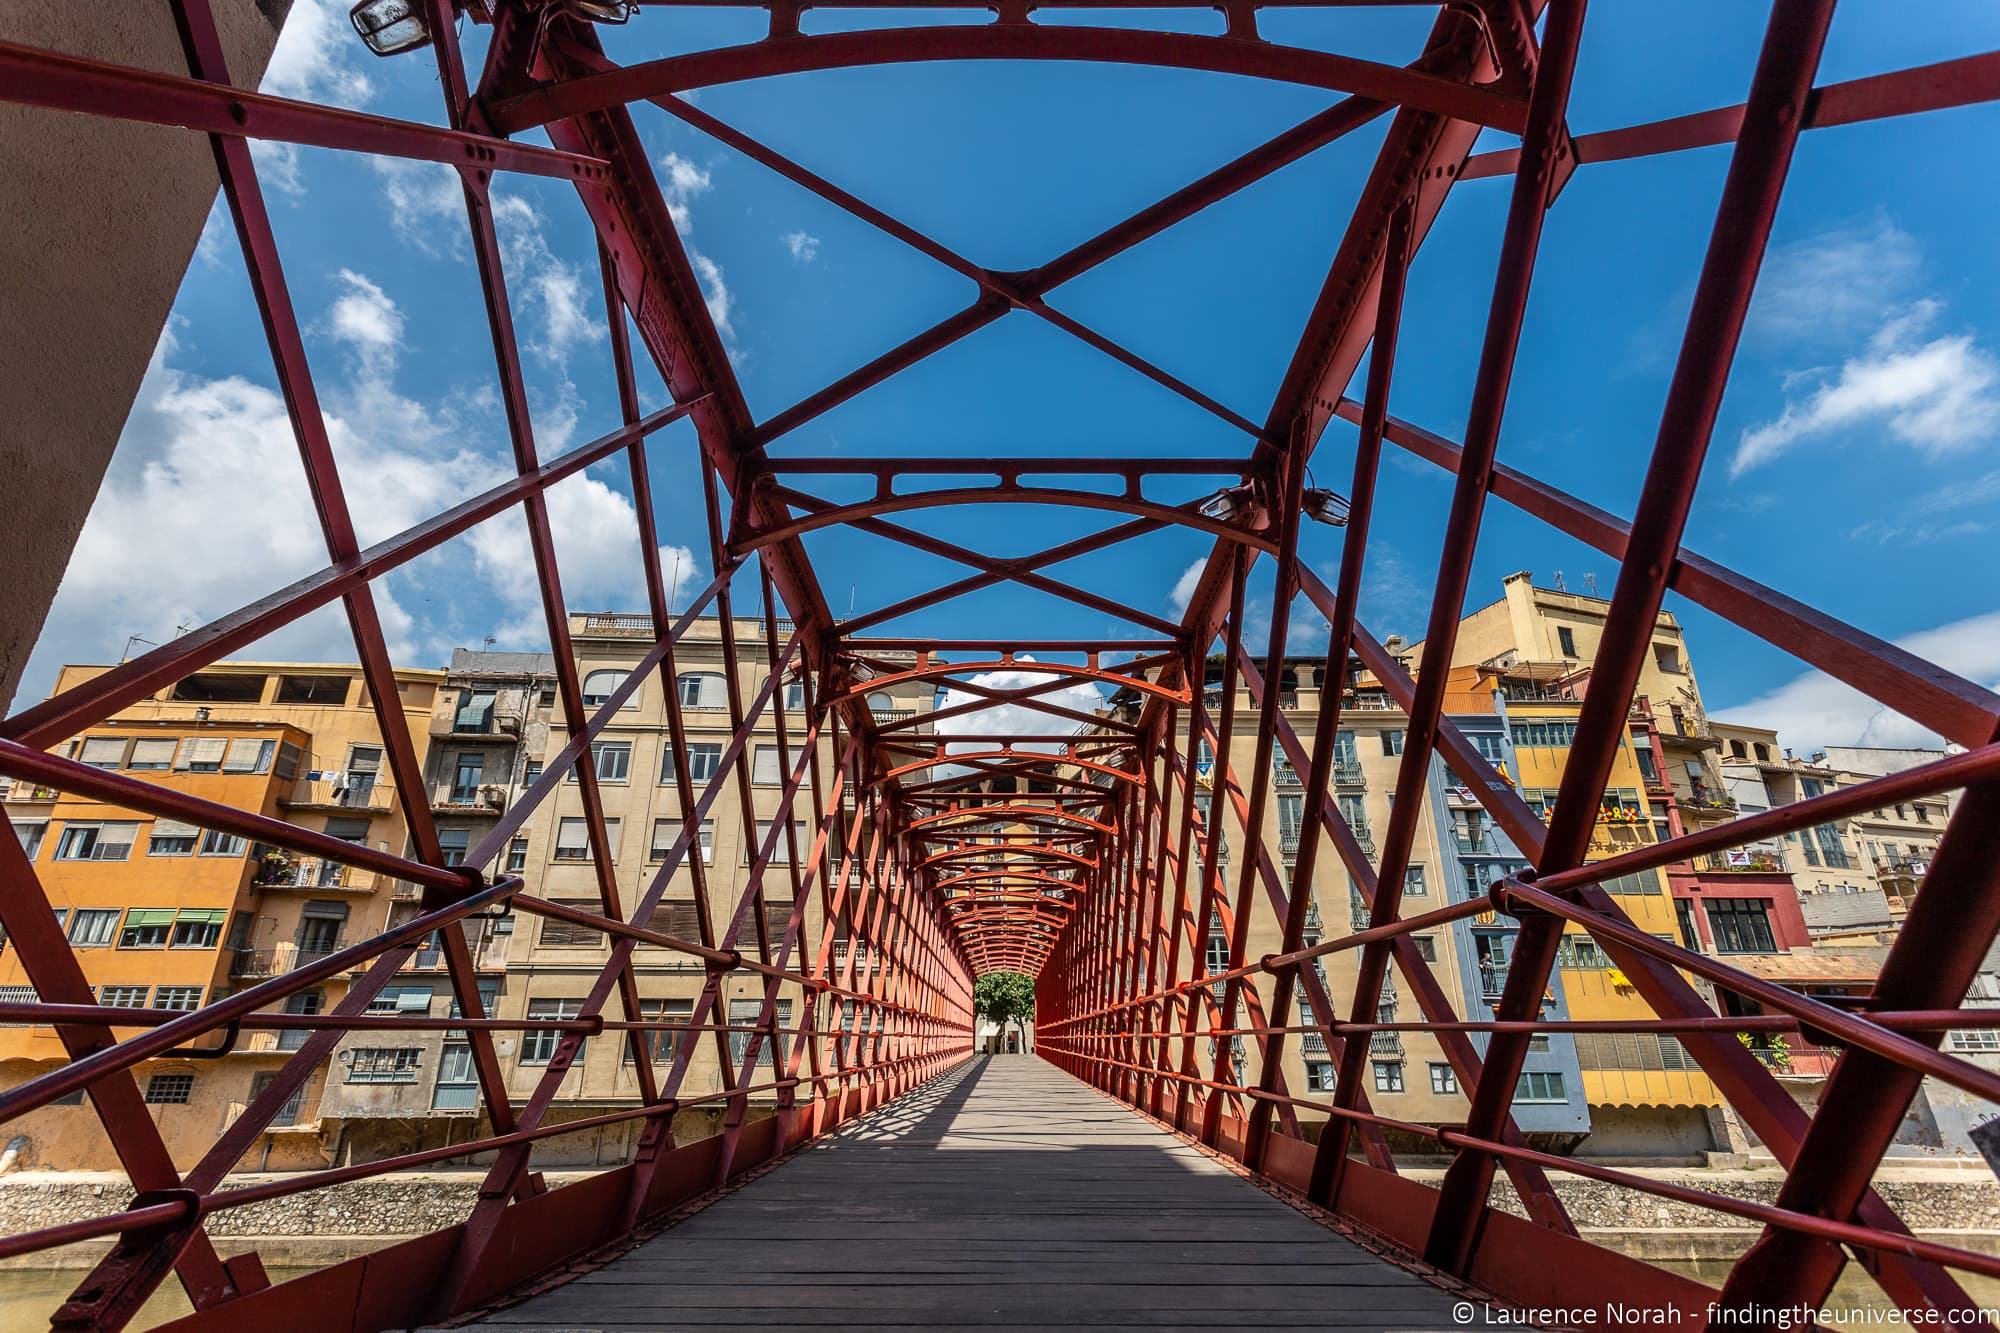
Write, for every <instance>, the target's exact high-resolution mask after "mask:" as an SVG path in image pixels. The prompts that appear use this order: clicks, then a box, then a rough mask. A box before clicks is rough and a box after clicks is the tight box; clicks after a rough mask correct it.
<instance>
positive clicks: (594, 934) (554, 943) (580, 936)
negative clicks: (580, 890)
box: [542, 898, 604, 949]
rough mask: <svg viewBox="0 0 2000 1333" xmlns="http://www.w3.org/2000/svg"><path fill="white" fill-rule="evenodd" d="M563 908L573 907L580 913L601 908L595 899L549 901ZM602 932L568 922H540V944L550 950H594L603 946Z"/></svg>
mask: <svg viewBox="0 0 2000 1333" xmlns="http://www.w3.org/2000/svg"><path fill="white" fill-rule="evenodd" d="M550 901H551V902H555V903H558V904H559V905H561V906H563V907H573V908H575V909H576V910H578V911H580V912H595V911H598V910H599V909H600V908H602V907H603V904H602V903H600V902H598V901H597V900H596V899H591V898H586V899H580V900H564V899H560V898H555V899H551V900H550ZM603 943H604V932H602V931H599V930H593V929H592V928H590V927H589V926H579V925H576V924H574V923H572V922H568V921H544V922H542V944H543V945H544V946H545V947H548V948H552V949H595V948H598V947H600V946H601V945H603Z"/></svg>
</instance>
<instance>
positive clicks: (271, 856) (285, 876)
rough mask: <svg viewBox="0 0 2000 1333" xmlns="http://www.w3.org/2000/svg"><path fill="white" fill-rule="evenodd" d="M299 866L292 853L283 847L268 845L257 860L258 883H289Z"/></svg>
mask: <svg viewBox="0 0 2000 1333" xmlns="http://www.w3.org/2000/svg"><path fill="white" fill-rule="evenodd" d="M297 868H298V862H296V861H294V860H293V859H292V854H291V853H290V852H288V851H286V850H285V849H284V848H282V847H266V848H265V849H264V854H263V855H262V856H261V857H259V858H258V860H257V883H259V884H289V883H291V881H292V876H293V874H294V873H295V872H296V870H297Z"/></svg>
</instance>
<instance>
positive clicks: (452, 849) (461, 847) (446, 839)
mask: <svg viewBox="0 0 2000 1333" xmlns="http://www.w3.org/2000/svg"><path fill="white" fill-rule="evenodd" d="M437 833H438V851H439V852H441V853H443V855H444V863H445V864H446V865H448V866H462V865H464V864H465V849H466V847H467V846H468V845H470V844H471V842H472V830H471V829H465V828H441V829H439V830H438V831H437Z"/></svg>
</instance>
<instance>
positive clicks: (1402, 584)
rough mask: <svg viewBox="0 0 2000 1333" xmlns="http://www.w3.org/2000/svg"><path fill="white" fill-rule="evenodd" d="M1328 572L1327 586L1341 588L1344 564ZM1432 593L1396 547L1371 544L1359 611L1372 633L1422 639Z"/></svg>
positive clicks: (1364, 568)
mask: <svg viewBox="0 0 2000 1333" xmlns="http://www.w3.org/2000/svg"><path fill="white" fill-rule="evenodd" d="M1324 573H1325V576H1326V581H1327V586H1328V587H1330V588H1331V587H1337V586H1338V580H1339V578H1340V567H1339V566H1338V565H1329V566H1327V567H1325V570H1324ZM1431 592H1432V589H1431V588H1429V587H1427V586H1426V585H1425V584H1424V582H1423V580H1422V579H1420V578H1418V577H1417V576H1416V574H1415V573H1414V572H1412V570H1411V569H1410V567H1409V565H1408V563H1406V562H1405V561H1404V559H1403V557H1402V556H1401V555H1399V554H1398V553H1397V552H1396V551H1395V550H1394V549H1392V548H1391V547H1390V546H1388V545H1387V544H1386V543H1384V542H1381V541H1374V542H1370V543H1369V544H1368V556H1367V559H1366V561H1365V562H1364V563H1363V564H1362V566H1361V605H1360V607H1359V608H1358V612H1359V615H1360V618H1361V623H1362V624H1363V625H1366V626H1367V627H1368V630H1369V632H1370V633H1371V634H1374V635H1375V636H1376V637H1377V638H1379V639H1386V638H1388V637H1389V636H1390V635H1391V634H1402V635H1404V636H1405V637H1408V638H1421V637H1422V636H1423V632H1424V625H1425V622H1426V621H1427V620H1428V619H1429V618H1430V609H1431Z"/></svg>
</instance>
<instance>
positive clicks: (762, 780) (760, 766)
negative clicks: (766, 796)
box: [750, 745, 785, 787]
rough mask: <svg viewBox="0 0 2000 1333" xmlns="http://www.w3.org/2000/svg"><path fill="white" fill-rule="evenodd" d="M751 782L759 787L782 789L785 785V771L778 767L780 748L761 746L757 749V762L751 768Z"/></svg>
mask: <svg viewBox="0 0 2000 1333" xmlns="http://www.w3.org/2000/svg"><path fill="white" fill-rule="evenodd" d="M750 781H752V782H753V783H755V784H756V785H758V786H759V787H782V786H784V785H785V771H784V769H782V768H781V767H779V765H778V747H777V746H775V745H760V746H758V747H757V759H756V762H755V763H753V764H751V766H750Z"/></svg>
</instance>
